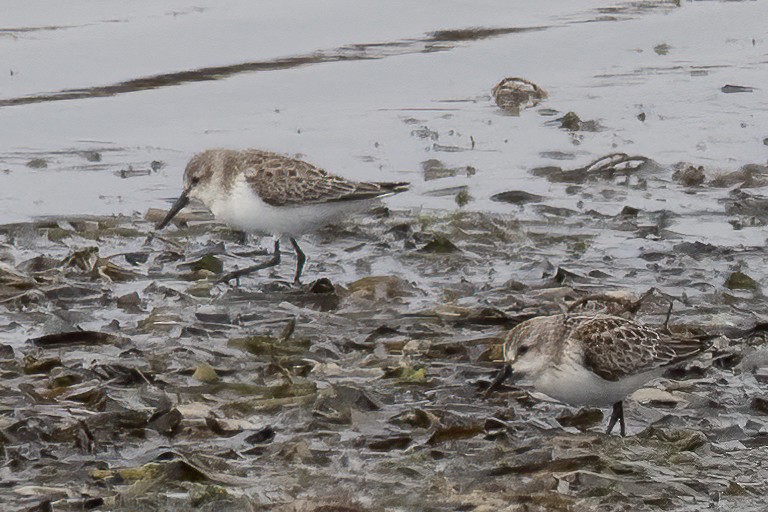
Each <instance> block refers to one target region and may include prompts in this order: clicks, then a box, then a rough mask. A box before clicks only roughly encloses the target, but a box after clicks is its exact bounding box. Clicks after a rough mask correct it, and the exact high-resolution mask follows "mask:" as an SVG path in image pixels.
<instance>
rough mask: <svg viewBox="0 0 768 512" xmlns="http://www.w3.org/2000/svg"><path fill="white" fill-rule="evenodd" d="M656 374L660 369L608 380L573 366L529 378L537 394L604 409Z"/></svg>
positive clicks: (564, 401)
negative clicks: (616, 379) (538, 392)
mask: <svg viewBox="0 0 768 512" xmlns="http://www.w3.org/2000/svg"><path fill="white" fill-rule="evenodd" d="M660 374H661V371H660V370H652V371H649V372H644V373H639V374H637V375H632V376H629V377H625V378H623V379H621V380H618V381H610V380H605V379H603V378H602V377H599V376H597V375H595V374H594V373H592V372H591V371H589V370H587V369H586V368H584V367H582V366H578V365H575V366H569V367H568V368H567V369H564V368H552V369H548V370H546V371H544V372H542V373H540V374H539V375H538V376H537V377H535V378H533V379H531V383H532V384H533V386H534V387H535V388H536V390H537V391H540V392H541V393H544V394H545V395H548V396H551V397H552V398H554V399H556V400H559V401H561V402H563V403H566V404H569V405H575V406H585V405H591V406H595V407H608V406H610V405H613V404H614V403H616V402H618V401H620V400H623V399H624V398H626V397H627V396H628V395H630V394H632V393H633V392H634V391H636V390H637V389H639V388H641V387H642V386H643V385H644V384H645V383H646V382H648V381H650V380H652V379H654V378H656V377H658V376H659V375H660Z"/></svg>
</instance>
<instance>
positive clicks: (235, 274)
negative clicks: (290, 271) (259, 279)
mask: <svg viewBox="0 0 768 512" xmlns="http://www.w3.org/2000/svg"><path fill="white" fill-rule="evenodd" d="M279 264H280V240H279V239H276V240H275V252H274V253H273V254H272V258H271V259H270V260H269V261H266V262H264V263H259V264H258V265H253V266H251V267H246V268H243V269H240V270H233V271H232V272H227V273H226V274H224V276H222V277H221V278H220V279H219V282H220V283H228V282H230V281H231V280H232V279H240V278H241V277H243V276H244V275H248V274H251V273H253V272H256V271H257V270H262V269H265V268H269V267H274V266H275V265H279Z"/></svg>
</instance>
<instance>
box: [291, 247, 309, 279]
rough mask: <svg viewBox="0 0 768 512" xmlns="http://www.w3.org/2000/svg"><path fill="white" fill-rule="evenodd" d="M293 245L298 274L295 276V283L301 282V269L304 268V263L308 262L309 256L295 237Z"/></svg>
mask: <svg viewBox="0 0 768 512" xmlns="http://www.w3.org/2000/svg"><path fill="white" fill-rule="evenodd" d="M291 245H292V246H293V250H294V252H295V253H296V276H295V277H294V278H293V282H294V283H295V284H299V279H301V271H302V270H304V263H306V262H307V256H306V255H305V254H304V251H302V250H301V247H299V243H298V242H297V241H296V239H295V238H293V237H291Z"/></svg>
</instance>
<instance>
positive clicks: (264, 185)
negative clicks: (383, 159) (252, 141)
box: [243, 151, 405, 206]
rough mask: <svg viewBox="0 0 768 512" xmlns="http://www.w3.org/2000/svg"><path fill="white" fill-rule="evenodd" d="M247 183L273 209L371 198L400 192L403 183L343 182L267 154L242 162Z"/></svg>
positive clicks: (252, 155)
mask: <svg viewBox="0 0 768 512" xmlns="http://www.w3.org/2000/svg"><path fill="white" fill-rule="evenodd" d="M243 165H244V175H245V179H246V181H247V182H248V183H249V184H251V186H253V187H254V188H255V190H256V192H257V194H258V195H259V197H260V198H261V199H262V200H263V201H264V202H265V203H267V204H270V205H272V206H290V205H296V204H312V203H328V202H338V201H352V200H357V199H370V198H374V197H378V196H382V195H385V194H388V193H391V192H399V191H400V190H402V188H398V186H404V185H405V184H402V183H365V182H362V183H360V182H355V181H350V180H347V179H344V178H342V177H340V176H335V175H333V174H329V173H327V172H326V171H324V170H322V169H318V168H317V167H315V166H313V165H312V164H309V163H307V162H304V161H302V160H297V159H295V158H288V157H285V156H282V155H278V154H276V153H268V152H265V151H252V152H249V153H248V154H247V155H246V156H245V158H244V159H243Z"/></svg>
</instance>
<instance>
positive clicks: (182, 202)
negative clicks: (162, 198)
mask: <svg viewBox="0 0 768 512" xmlns="http://www.w3.org/2000/svg"><path fill="white" fill-rule="evenodd" d="M188 204H189V194H188V193H187V191H186V190H185V191H184V192H182V193H181V195H180V196H179V198H178V199H177V200H176V202H175V203H173V206H171V209H170V210H168V214H167V215H166V216H165V218H164V219H163V220H161V221H160V222H158V223H157V225H156V226H155V229H163V228H164V227H165V226H167V225H168V223H169V222H171V219H172V218H173V217H175V216H176V214H177V213H179V212H180V211H181V209H182V208H184V207H185V206H187V205H188Z"/></svg>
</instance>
